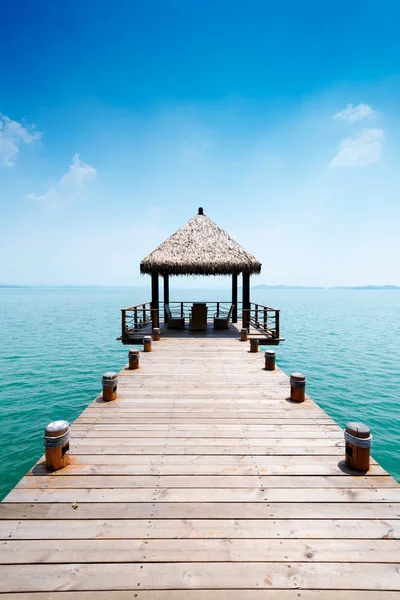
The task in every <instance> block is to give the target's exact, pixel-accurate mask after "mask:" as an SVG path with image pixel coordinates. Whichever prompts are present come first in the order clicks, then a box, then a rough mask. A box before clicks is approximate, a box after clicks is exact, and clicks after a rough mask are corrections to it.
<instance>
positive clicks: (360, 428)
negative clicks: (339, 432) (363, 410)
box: [346, 421, 371, 439]
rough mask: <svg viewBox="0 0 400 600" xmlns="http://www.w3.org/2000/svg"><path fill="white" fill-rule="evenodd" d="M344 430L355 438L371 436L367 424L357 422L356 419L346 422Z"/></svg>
mask: <svg viewBox="0 0 400 600" xmlns="http://www.w3.org/2000/svg"><path fill="white" fill-rule="evenodd" d="M346 431H347V433H350V435H352V436H353V437H356V438H361V439H362V438H364V439H365V438H369V437H370V436H371V430H370V428H369V427H368V425H365V423H358V422H356V421H351V422H350V423H347V424H346Z"/></svg>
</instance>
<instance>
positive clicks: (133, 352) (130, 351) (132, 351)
mask: <svg viewBox="0 0 400 600" xmlns="http://www.w3.org/2000/svg"><path fill="white" fill-rule="evenodd" d="M139 354H140V352H139V350H136V348H132V349H130V350H129V351H128V356H139Z"/></svg>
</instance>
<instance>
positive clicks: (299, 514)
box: [0, 498, 400, 519]
mask: <svg viewBox="0 0 400 600" xmlns="http://www.w3.org/2000/svg"><path fill="white" fill-rule="evenodd" d="M73 502H75V498H74V500H73ZM77 511H79V518H80V519H151V518H154V519H231V518H232V519H287V518H288V516H290V518H292V519H311V518H313V519H399V518H400V504H399V503H395V502H381V503H378V502H371V503H369V502H350V503H346V502H324V503H313V502H136V503H135V502H116V503H107V502H82V503H80V504H79V505H78V507H77V508H76V509H74V508H73V506H72V504H71V503H70V502H67V503H61V502H49V503H46V502H36V503H17V502H4V501H3V502H2V503H1V504H0V517H1V518H2V519H60V517H62V518H63V519H76V518H77Z"/></svg>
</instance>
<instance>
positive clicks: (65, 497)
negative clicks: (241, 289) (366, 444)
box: [0, 337, 400, 600]
mask: <svg viewBox="0 0 400 600" xmlns="http://www.w3.org/2000/svg"><path fill="white" fill-rule="evenodd" d="M288 396H289V381H288V378H287V376H286V375H285V374H284V373H283V372H282V371H280V370H279V369H277V370H276V371H274V372H266V371H264V369H263V357H262V353H261V352H259V353H258V354H250V353H249V352H248V344H247V343H241V342H239V341H238V340H236V339H229V338H224V337H221V338H211V337H205V338H204V339H200V338H190V337H188V338H186V339H185V340H184V341H182V340H181V339H179V338H174V337H171V338H168V339H162V340H161V341H160V342H155V343H153V352H152V353H147V354H142V355H141V368H140V369H139V370H138V371H128V370H123V371H122V372H121V373H120V376H119V387H118V399H117V400H116V401H114V402H110V403H104V402H102V399H101V396H99V397H98V398H97V399H96V400H95V401H94V402H92V404H90V406H89V407H88V408H87V409H86V410H85V411H84V412H83V413H82V414H81V416H80V417H79V418H78V419H77V420H76V421H75V423H74V424H73V426H72V438H71V453H72V456H71V464H70V466H68V467H67V468H65V469H63V470H61V471H58V472H57V473H54V474H48V473H47V472H46V471H45V468H44V466H43V460H40V461H39V462H38V464H37V465H36V466H35V467H34V468H33V469H32V471H31V472H30V473H29V474H28V475H27V476H25V477H24V478H23V479H22V480H21V481H20V483H19V484H18V485H17V486H16V487H15V488H14V490H12V491H11V492H10V494H9V495H8V496H7V497H6V498H5V500H4V502H3V503H1V504H0V519H1V521H0V539H1V542H0V592H2V593H3V594H4V596H2V597H4V598H6V599H7V600H8V599H9V600H11V599H12V600H21V599H22V598H28V597H29V598H33V599H34V600H50V599H52V600H53V599H57V600H95V599H96V600H128V599H131V598H137V599H138V600H220V599H221V598H229V600H263V599H268V600H295V599H296V600H297V599H301V600H337V599H339V600H386V599H394V598H396V599H399V598H400V592H399V590H400V569H399V562H400V542H399V537H400V487H399V485H398V484H397V483H396V481H395V480H394V479H392V478H391V477H390V476H389V475H388V474H387V473H386V472H385V471H384V470H383V469H382V468H381V467H380V466H379V465H378V464H377V463H376V462H375V461H372V466H371V469H370V471H369V472H368V474H366V475H358V476H356V475H354V474H351V473H348V472H347V471H346V468H345V466H344V462H343V457H344V442H343V433H342V431H341V429H340V428H339V427H338V426H337V425H336V424H335V423H334V421H332V419H330V418H329V417H328V416H327V415H326V413H325V412H324V411H323V410H322V409H321V408H319V407H318V406H317V405H316V404H315V403H314V402H313V401H312V400H311V399H309V398H308V397H307V399H306V402H304V403H303V404H294V403H292V402H290V401H289V400H288ZM62 417H63V415H60V418H62Z"/></svg>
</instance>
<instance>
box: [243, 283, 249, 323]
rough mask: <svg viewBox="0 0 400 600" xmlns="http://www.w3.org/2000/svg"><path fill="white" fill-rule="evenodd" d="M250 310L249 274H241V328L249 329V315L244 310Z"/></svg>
mask: <svg viewBox="0 0 400 600" xmlns="http://www.w3.org/2000/svg"><path fill="white" fill-rule="evenodd" d="M249 308H250V275H249V273H243V287H242V310H243V327H246V328H248V327H249V313H248V312H245V309H249Z"/></svg>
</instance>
